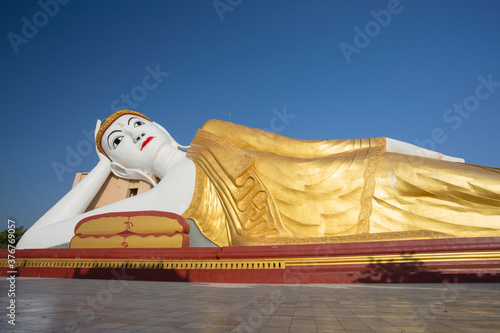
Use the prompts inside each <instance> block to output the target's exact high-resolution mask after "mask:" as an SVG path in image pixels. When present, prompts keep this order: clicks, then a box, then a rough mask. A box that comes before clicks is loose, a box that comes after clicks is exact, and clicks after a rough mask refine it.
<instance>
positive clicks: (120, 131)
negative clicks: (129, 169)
mask: <svg viewBox="0 0 500 333" xmlns="http://www.w3.org/2000/svg"><path fill="white" fill-rule="evenodd" d="M114 132H121V130H114V131H113V132H111V133H109V135H108V140H107V141H108V147H109V148H110V149H111V146H110V145H109V138H110V137H111V134H113V133H114Z"/></svg>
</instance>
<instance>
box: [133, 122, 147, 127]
mask: <svg viewBox="0 0 500 333" xmlns="http://www.w3.org/2000/svg"><path fill="white" fill-rule="evenodd" d="M144 124H145V123H144V122H143V121H140V120H138V121H136V122H135V123H134V127H139V126H142V125H144Z"/></svg>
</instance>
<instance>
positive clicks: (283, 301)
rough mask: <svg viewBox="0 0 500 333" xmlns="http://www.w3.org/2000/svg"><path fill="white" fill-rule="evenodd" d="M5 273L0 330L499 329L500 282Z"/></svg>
mask: <svg viewBox="0 0 500 333" xmlns="http://www.w3.org/2000/svg"><path fill="white" fill-rule="evenodd" d="M117 277H119V274H117ZM4 279H5V278H2V281H0V295H1V296H0V300H1V301H0V307H1V308H2V309H3V310H2V312H1V313H2V322H1V323H0V331H1V332H8V331H11V330H12V331H14V332H58V333H59V332H82V333H83V332H122V333H125V332H152V333H154V332H207V333H208V332H273V333H274V332H500V284H453V283H450V284H393V285H389V284H328V285H250V284H206V283H179V282H144V281H124V280H110V281H108V280H83V279H79V280H77V279H27V278H17V280H16V296H15V300H16V303H15V304H16V306H17V307H16V310H17V314H16V325H15V326H12V325H10V324H8V323H7V320H6V319H8V317H6V315H5V311H6V310H5V309H6V306H8V304H9V303H8V302H9V298H8V297H7V292H8V289H9V285H8V283H7V281H6V280H4Z"/></svg>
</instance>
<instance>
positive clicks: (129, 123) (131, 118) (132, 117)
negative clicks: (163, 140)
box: [127, 117, 141, 125]
mask: <svg viewBox="0 0 500 333" xmlns="http://www.w3.org/2000/svg"><path fill="white" fill-rule="evenodd" d="M132 119H141V118H139V117H130V118H129V120H128V123H127V125H130V121H131V120H132Z"/></svg>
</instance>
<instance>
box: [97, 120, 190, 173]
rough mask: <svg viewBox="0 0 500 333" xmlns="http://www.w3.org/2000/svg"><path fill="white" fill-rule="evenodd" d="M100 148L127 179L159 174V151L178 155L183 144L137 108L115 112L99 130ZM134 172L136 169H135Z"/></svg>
mask: <svg viewBox="0 0 500 333" xmlns="http://www.w3.org/2000/svg"><path fill="white" fill-rule="evenodd" d="M96 145H97V149H98V150H99V151H100V152H101V153H102V154H104V155H105V156H106V157H107V158H109V159H110V160H111V161H112V163H111V169H112V171H113V172H114V173H115V174H116V175H117V176H120V177H124V178H143V177H138V176H137V172H140V171H142V172H143V174H145V175H154V176H156V177H161V176H162V175H158V174H157V170H156V169H155V161H157V159H158V154H160V153H161V154H165V153H166V152H167V154H174V153H175V152H177V151H179V152H180V150H179V148H186V147H183V146H180V145H179V144H178V143H177V142H176V141H175V140H174V139H173V138H172V136H171V135H170V134H169V133H168V132H167V131H166V130H165V129H164V128H163V127H161V126H160V125H158V124H156V123H154V122H152V121H151V120H150V119H149V118H148V117H146V116H145V115H143V114H140V113H139V112H136V111H130V110H121V111H117V112H115V113H113V114H112V115H111V116H109V117H108V118H106V120H105V121H104V122H103V123H102V124H101V125H100V126H99V128H98V130H97V131H96ZM132 171H133V172H132Z"/></svg>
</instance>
